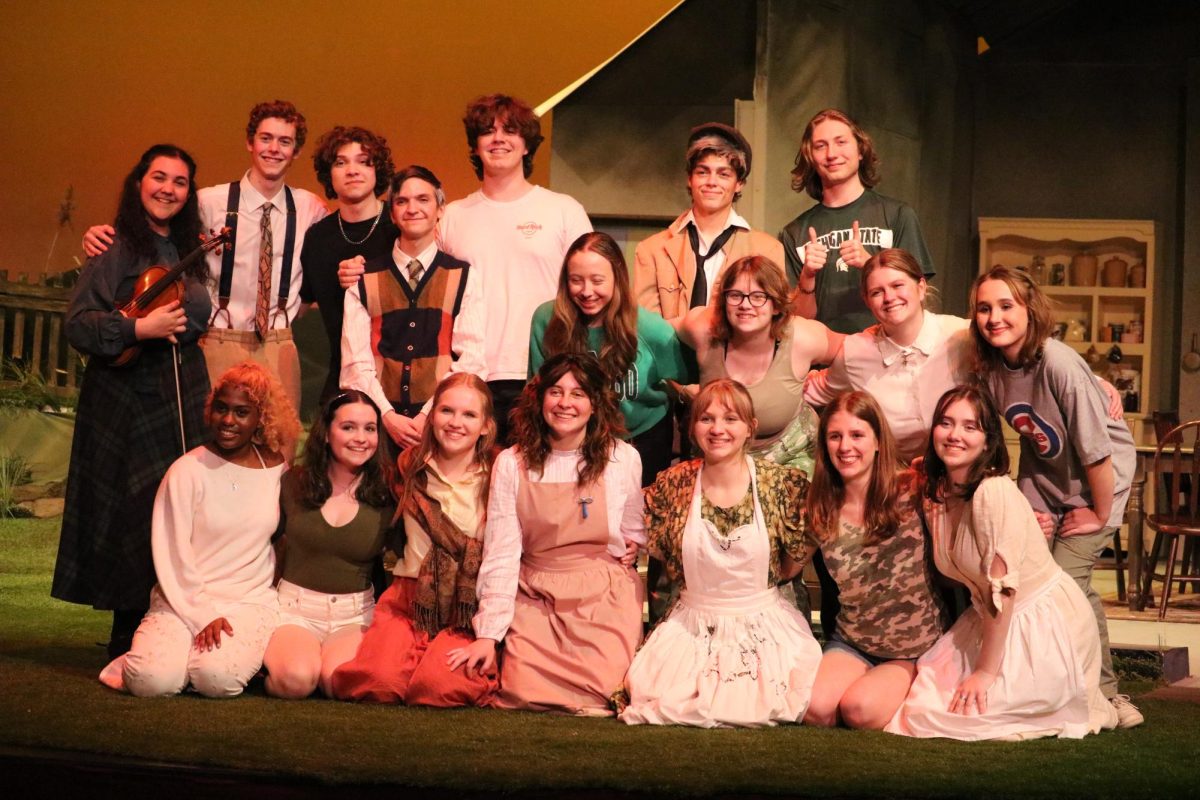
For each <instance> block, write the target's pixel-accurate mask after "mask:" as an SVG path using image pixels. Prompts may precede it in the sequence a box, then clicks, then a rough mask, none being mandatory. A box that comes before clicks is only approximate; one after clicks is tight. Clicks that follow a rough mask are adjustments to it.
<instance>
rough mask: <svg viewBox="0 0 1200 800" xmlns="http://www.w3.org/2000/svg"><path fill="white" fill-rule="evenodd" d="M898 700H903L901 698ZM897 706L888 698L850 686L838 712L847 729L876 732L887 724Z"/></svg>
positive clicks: (839, 704) (839, 705)
mask: <svg viewBox="0 0 1200 800" xmlns="http://www.w3.org/2000/svg"><path fill="white" fill-rule="evenodd" d="M900 699H901V700H903V697H901V698H900ZM898 705H899V704H898V703H894V702H892V699H891V698H889V697H886V696H879V695H876V694H874V693H872V692H869V691H862V690H861V689H860V688H859V687H857V686H852V687H851V688H850V690H849V691H847V692H846V694H845V695H843V696H842V699H841V702H839V703H838V712H839V713H840V714H841V715H842V722H844V723H845V724H846V726H847V727H849V728H857V729H859V730H867V731H878V730H883V727H884V726H885V725H887V724H888V720H890V719H891V718H892V715H893V714H895V713H896V707H897V706H898Z"/></svg>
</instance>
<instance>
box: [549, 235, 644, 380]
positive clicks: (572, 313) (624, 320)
mask: <svg viewBox="0 0 1200 800" xmlns="http://www.w3.org/2000/svg"><path fill="white" fill-rule="evenodd" d="M583 252H592V253H595V254H596V255H598V256H600V257H601V258H603V259H604V260H605V261H607V262H608V264H609V266H610V267H612V274H613V295H612V299H611V300H609V301H608V305H607V306H605V307H604V310H603V311H601V312H600V317H601V325H602V326H603V329H604V343H603V344H602V345H600V352H599V353H597V357H598V358H599V359H600V366H601V367H602V368H603V369H604V373H605V374H606V375H607V376H608V380H609V381H610V382H611V383H614V384H615V383H617V382H619V381H621V380H623V379H624V377H625V375H626V373H628V372H629V368H630V367H632V366H633V362H634V359H635V358H637V343H638V338H637V308H638V307H637V304H636V303H635V302H634V301H633V290H632V289H631V288H630V286H629V268H628V267H627V266H625V256H624V255H623V254H622V253H621V246H620V245H618V244H617V243H616V241H615V240H614V239H613V238H612V237H611V236H609V235H608V234H607V233H603V232H601V231H595V232H591V233H585V234H583V235H582V236H580V237H579V238H578V239H576V240H575V241H574V242H572V243H571V246H570V248H568V249H567V255H566V257H564V258H563V267H562V272H561V273H560V274H559V278H558V294H557V295H555V298H554V315H553V316H552V317H551V318H550V322H549V324H547V325H546V337H545V342H544V344H545V353H546V355H547V356H555V355H558V354H559V353H587V352H589V347H588V322H587V320H585V319H584V318H583V314H581V313H580V311H579V306H577V305H575V302H574V301H573V300H571V291H570V276H569V275H568V272H567V266H568V265H569V264H570V263H571V258H572V256H574V255H575V254H576V253H583Z"/></svg>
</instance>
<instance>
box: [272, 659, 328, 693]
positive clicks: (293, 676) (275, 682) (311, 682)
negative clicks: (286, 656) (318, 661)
mask: <svg viewBox="0 0 1200 800" xmlns="http://www.w3.org/2000/svg"><path fill="white" fill-rule="evenodd" d="M321 677H323V676H322V675H321V674H320V671H319V669H314V668H313V666H311V665H308V664H297V663H290V664H282V665H271V667H270V672H269V673H268V674H267V680H266V689H267V694H269V695H271V696H272V697H280V698H283V699H284V700H303V699H304V698H306V697H308V696H309V695H310V694H312V693H313V692H315V691H316V689H317V681H318V679H319V678H321ZM324 685H325V684H324V682H322V687H324Z"/></svg>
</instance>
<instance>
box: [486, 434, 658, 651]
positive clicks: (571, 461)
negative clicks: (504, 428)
mask: <svg viewBox="0 0 1200 800" xmlns="http://www.w3.org/2000/svg"><path fill="white" fill-rule="evenodd" d="M578 469H579V452H578V451H576V450H570V451H566V452H564V451H560V450H553V451H551V452H550V455H549V456H548V457H547V458H546V463H545V465H544V469H543V470H542V474H541V475H534V474H531V473H530V472H529V471H528V470H526V469H525V468H524V467H523V466H522V465H521V457H520V456H519V455H518V454H517V448H515V447H510V448H508V449H507V450H505V451H504V452H503V453H501V454H500V455H499V456H497V457H496V463H495V465H494V466H493V467H492V488H491V492H490V494H489V495H488V512H487V526H486V528H485V529H484V534H483V564H482V565H481V566H480V568H479V581H478V583H477V584H476V586H477V591H478V594H479V610H478V612H476V614H475V619H474V628H475V636H476V637H479V638H487V639H495V640H496V641H500V640H501V639H503V638H504V636H505V634H507V633H508V626H509V625H510V624H512V618H513V609H514V607H515V605H516V596H517V579H518V577H519V576H520V574H521V553H522V544H523V542H522V528H521V520H520V519H518V518H517V489H518V487H519V485H520V482H521V481H522V480H527V481H530V482H532V483H575V481H577V480H578V478H579V472H578ZM604 500H605V503H604V506H605V510H606V511H607V512H608V553H609V554H610V555H611V556H613V558H621V557H622V556H624V555H625V540H626V539H630V540H632V541H635V542H637V543H638V545H639V546H642V545H645V543H646V527H645V521H644V519H643V513H642V508H643V503H642V458H641V456H639V455H638V452H637V450H634V449H633V446H632V445H630V444H628V443H626V442H621V441H618V442H617V443H616V447H614V448H613V454H612V460H610V461H609V463H608V466H607V467H606V468H605V470H604Z"/></svg>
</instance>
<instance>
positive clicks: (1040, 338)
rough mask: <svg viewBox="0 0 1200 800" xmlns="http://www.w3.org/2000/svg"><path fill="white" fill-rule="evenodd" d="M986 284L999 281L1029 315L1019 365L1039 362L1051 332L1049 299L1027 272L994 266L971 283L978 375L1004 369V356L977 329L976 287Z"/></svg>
mask: <svg viewBox="0 0 1200 800" xmlns="http://www.w3.org/2000/svg"><path fill="white" fill-rule="evenodd" d="M987 281H1001V282H1002V283H1004V285H1006V286H1007V287H1008V289H1009V291H1010V292H1012V296H1013V299H1014V300H1016V301H1017V302H1018V303H1019V304H1021V305H1022V306H1024V307H1025V310H1026V311H1027V312H1028V313H1029V328H1028V330H1026V331H1025V341H1024V342H1023V343H1022V344H1021V349H1020V351H1018V353H1017V361H1018V365H1019V366H1025V365H1028V364H1031V363H1033V362H1035V361H1038V360H1039V359H1041V357H1042V348H1043V347H1044V346H1045V344H1046V340H1047V339H1049V338H1050V332H1051V331H1053V330H1054V308H1053V306H1052V305H1051V301H1050V298H1049V297H1047V296H1046V293H1045V292H1043V291H1042V288H1041V287H1040V286H1038V285H1037V284H1036V283H1035V282H1034V280H1033V278H1031V277H1030V276H1029V273H1027V272H1025V271H1024V270H1020V269H1013V268H1012V267H1005V266H1003V265H1000V264H997V265H996V266H994V267H992V268H991V269H989V270H987V271H986V272H984V273H982V274H981V275H980V276H979V277H977V278H976V279H975V282H974V283H972V284H971V301H970V308H971V312H970V313H971V342H972V343H973V344H974V345H975V367H976V372H977V373H978V374H980V375H986V374H987V373H989V372H992V371H993V370H999V369H1001V368H1003V367H1004V354H1003V353H1001V352H1000V351H999V350H998V349H996V348H995V347H992V345H991V344H989V343H988V341H987V339H985V338H983V332H982V331H981V330H979V320H978V317H977V316H976V313H975V309H976V303H977V302H978V299H979V287H981V286H983V284H984V283H986V282H987Z"/></svg>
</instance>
